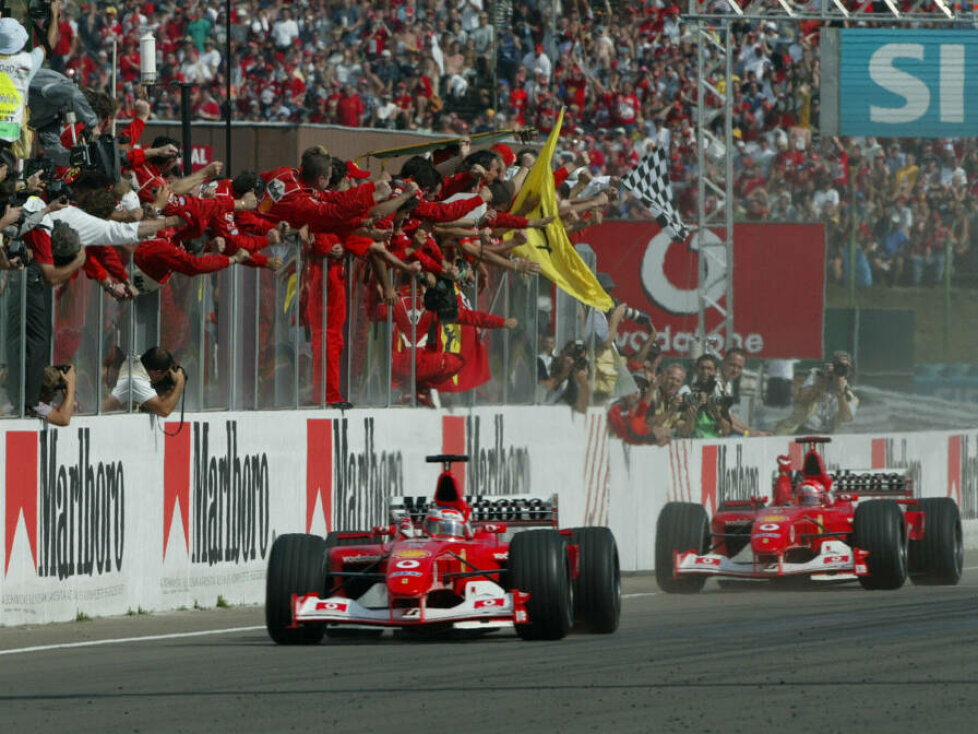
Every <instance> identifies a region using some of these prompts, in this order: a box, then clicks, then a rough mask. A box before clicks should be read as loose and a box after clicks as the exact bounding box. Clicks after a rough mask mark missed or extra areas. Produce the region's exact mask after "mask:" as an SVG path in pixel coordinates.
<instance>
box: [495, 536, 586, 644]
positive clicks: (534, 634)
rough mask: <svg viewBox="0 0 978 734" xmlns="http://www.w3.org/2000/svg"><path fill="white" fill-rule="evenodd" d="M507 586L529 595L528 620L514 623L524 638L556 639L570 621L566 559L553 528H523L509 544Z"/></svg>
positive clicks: (561, 540) (560, 538) (571, 606)
mask: <svg viewBox="0 0 978 734" xmlns="http://www.w3.org/2000/svg"><path fill="white" fill-rule="evenodd" d="M508 564H509V565H508V567H509V585H510V588H512V589H514V590H518V591H523V592H526V593H528V594H529V595H530V598H529V600H528V601H527V603H526V611H527V613H528V615H529V618H530V619H529V622H527V623H525V624H517V625H516V633H517V634H518V635H519V636H520V637H521V638H523V639H524V640H559V639H561V638H563V637H564V636H566V635H567V633H568V632H569V631H570V628H571V626H572V625H573V623H574V596H573V587H572V583H571V574H570V560H569V558H568V554H567V544H566V542H565V541H564V537H563V536H562V535H561V534H560V533H558V532H557V531H556V530H526V531H524V532H521V533H516V535H514V536H513V540H512V541H511V542H510V544H509V562H508Z"/></svg>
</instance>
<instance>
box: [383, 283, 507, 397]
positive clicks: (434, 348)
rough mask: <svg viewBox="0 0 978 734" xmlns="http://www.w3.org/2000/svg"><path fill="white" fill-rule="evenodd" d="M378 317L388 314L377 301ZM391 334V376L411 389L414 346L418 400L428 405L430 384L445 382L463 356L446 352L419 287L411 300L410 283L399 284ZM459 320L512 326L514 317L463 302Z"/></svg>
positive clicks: (434, 317) (438, 325) (484, 325)
mask: <svg viewBox="0 0 978 734" xmlns="http://www.w3.org/2000/svg"><path fill="white" fill-rule="evenodd" d="M377 318H378V319H380V320H383V319H386V318H387V305H386V304H383V303H382V304H380V305H379V306H378V308H377ZM392 319H393V322H394V336H393V344H392V348H391V354H392V357H391V359H392V363H391V370H392V377H393V380H394V382H395V383H396V384H397V385H399V386H400V387H402V388H407V389H408V390H410V389H411V386H410V384H409V383H410V380H411V351H412V346H413V347H414V348H415V350H414V351H415V385H414V389H415V390H416V391H417V393H418V401H419V402H421V403H422V404H425V405H431V398H430V392H431V388H433V387H435V386H436V385H440V384H442V383H444V382H447V381H448V380H450V379H451V378H452V377H454V376H455V375H456V374H458V372H459V370H461V369H462V368H463V367H464V366H465V358H464V357H462V356H461V355H460V354H457V353H454V352H446V351H445V344H444V338H443V334H442V326H441V321H440V320H439V318H438V316H437V315H436V314H435V313H433V312H431V311H428V310H426V309H425V306H424V298H423V297H422V294H421V291H420V288H419V291H418V294H417V295H416V296H415V298H414V299H413V301H412V298H411V290H410V286H404V287H403V288H402V295H401V297H400V298H398V299H397V302H396V303H395V304H394V310H393V313H392ZM457 323H459V324H467V325H470V326H476V327H480V328H483V329H500V328H506V329H515V328H516V327H517V325H518V323H519V322H518V321H517V320H516V319H515V318H512V317H509V318H503V317H501V316H495V315H494V314H491V313H484V312H482V311H473V310H471V309H468V308H464V307H462V306H460V307H459V309H458V321H457Z"/></svg>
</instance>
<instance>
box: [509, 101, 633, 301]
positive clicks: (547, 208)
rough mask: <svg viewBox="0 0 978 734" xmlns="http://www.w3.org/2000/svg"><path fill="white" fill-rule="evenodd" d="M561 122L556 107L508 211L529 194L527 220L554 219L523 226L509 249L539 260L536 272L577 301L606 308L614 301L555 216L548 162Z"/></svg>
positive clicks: (555, 198) (551, 178)
mask: <svg viewBox="0 0 978 734" xmlns="http://www.w3.org/2000/svg"><path fill="white" fill-rule="evenodd" d="M563 121H564V110H563V109H561V110H560V116H559V117H558V118H557V124H556V125H554V129H553V131H551V133H550V137H549V138H547V143H546V145H544V146H543V150H541V151H540V156H539V157H538V158H537V162H536V163H535V164H534V166H533V168H532V169H531V170H530V173H529V174H527V177H526V181H525V182H524V183H523V188H521V189H520V193H519V194H518V195H517V197H516V201H515V202H514V203H513V207H512V209H511V210H510V211H511V212H514V213H515V212H518V211H520V208H521V207H522V206H523V202H524V201H526V199H527V197H529V196H532V197H534V198H535V199H536V201H537V203H536V204H535V205H534V207H533V208H532V209H531V210H530V211H529V212H528V213H527V214H525V215H524V216H526V217H528V218H529V219H540V218H543V217H551V216H552V217H554V221H552V222H551V223H550V224H548V225H547V226H546V228H544V229H524V230H523V231H524V232H525V233H526V244H525V245H520V246H519V247H516V248H514V249H513V252H514V253H516V254H517V255H519V256H520V257H525V258H528V259H530V260H534V261H536V262H538V263H540V272H541V273H542V274H543V275H545V276H546V277H547V278H548V279H550V280H551V281H553V282H554V283H556V285H557V287H558V288H560V289H561V290H562V291H564V292H565V293H567V294H568V295H570V296H573V297H574V298H576V299H577V300H578V301H580V302H581V303H584V304H587V305H588V306H594V307H595V308H599V309H601V310H602V311H607V310H609V309H610V308H612V306H614V302H613V301H612V300H611V297H610V296H609V295H608V294H607V293H605V292H604V289H603V288H602V287H601V285H600V284H599V283H598V279H597V278H596V277H595V275H594V273H592V272H591V269H590V268H589V267H588V266H587V264H586V263H585V262H584V261H583V260H582V259H581V256H580V255H578V254H577V250H575V249H574V246H573V245H572V244H571V241H570V238H569V237H568V236H567V231H566V230H565V229H564V223H563V222H561V221H560V217H559V216H558V215H557V190H556V187H555V186H554V174H553V170H552V169H551V167H550V162H551V160H552V159H553V157H554V149H555V148H556V147H557V138H558V137H559V136H560V126H561V124H562V123H563Z"/></svg>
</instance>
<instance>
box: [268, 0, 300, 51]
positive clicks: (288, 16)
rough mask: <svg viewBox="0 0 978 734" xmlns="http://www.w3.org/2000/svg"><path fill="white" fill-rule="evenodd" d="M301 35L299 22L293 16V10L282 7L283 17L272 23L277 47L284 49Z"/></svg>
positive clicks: (273, 38) (273, 36)
mask: <svg viewBox="0 0 978 734" xmlns="http://www.w3.org/2000/svg"><path fill="white" fill-rule="evenodd" d="M298 37H299V24H298V23H296V22H295V20H294V19H293V18H292V11H291V10H289V9H288V8H283V9H282V17H281V18H279V19H278V20H277V21H275V23H274V25H272V41H273V42H274V43H275V48H277V49H279V50H282V49H286V48H288V47H289V46H291V45H292V44H293V42H294V41H295V39H297V38H298Z"/></svg>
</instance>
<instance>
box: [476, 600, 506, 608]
mask: <svg viewBox="0 0 978 734" xmlns="http://www.w3.org/2000/svg"><path fill="white" fill-rule="evenodd" d="M505 603H506V600H505V599H479V600H478V601H477V602H476V603H475V604H473V605H472V606H473V607H475V608H476V609H485V608H487V607H501V606H503V605H504V604H505Z"/></svg>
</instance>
